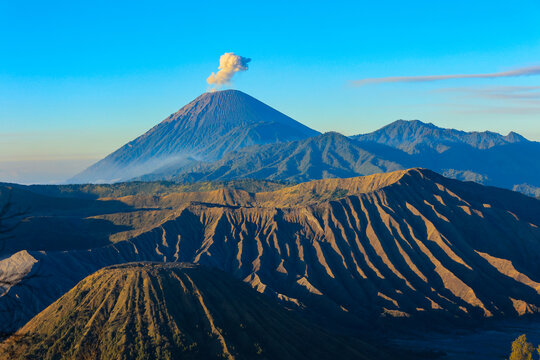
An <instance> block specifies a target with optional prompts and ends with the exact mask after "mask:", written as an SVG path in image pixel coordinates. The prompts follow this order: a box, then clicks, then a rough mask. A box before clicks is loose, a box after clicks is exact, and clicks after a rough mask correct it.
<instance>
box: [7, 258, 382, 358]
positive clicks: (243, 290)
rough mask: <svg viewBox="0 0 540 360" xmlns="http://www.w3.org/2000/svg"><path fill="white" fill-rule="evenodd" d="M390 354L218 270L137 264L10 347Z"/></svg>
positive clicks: (94, 283)
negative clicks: (339, 332) (310, 318)
mask: <svg viewBox="0 0 540 360" xmlns="http://www.w3.org/2000/svg"><path fill="white" fill-rule="evenodd" d="M336 354H339V357H340V359H387V358H389V357H388V355H387V354H385V353H384V352H383V351H381V350H378V349H376V348H375V347H373V346H370V345H368V344H366V343H363V342H361V341H359V340H356V339H352V338H343V337H338V336H335V335H332V334H331V333H329V332H327V331H325V330H323V329H321V328H319V327H317V326H314V325H313V324H310V323H308V322H306V321H305V320H303V319H301V318H300V317H299V316H298V315H296V314H293V313H292V312H290V311H287V310H285V309H283V308H281V307H279V306H278V305H277V304H275V303H274V302H272V301H271V300H270V299H268V298H267V297H265V296H262V295H260V294H258V293H257V292H256V291H254V290H253V289H251V288H250V287H249V286H247V285H246V284H243V283H241V282H240V281H238V280H235V279H234V278H232V277H231V276H229V275H227V274H225V273H223V272H221V271H217V270H212V269H209V268H206V267H201V266H195V265H190V264H184V263H174V264H173V263H168V264H163V263H131V264H126V265H115V266H112V267H108V268H105V269H102V270H99V271H98V272H96V273H94V274H93V275H91V276H89V277H87V278H85V279H84V280H82V281H81V282H80V283H79V284H77V286H75V287H74V288H73V289H72V290H70V291H69V292H68V293H67V294H65V295H64V296H62V297H61V298H60V299H59V300H58V301H56V302H54V303H53V304H52V305H51V306H49V307H48V308H47V309H45V310H44V311H42V312H41V313H40V314H38V315H37V316H36V317H35V318H33V319H32V320H31V321H30V322H28V324H26V325H25V326H24V327H23V328H22V329H21V330H20V331H19V332H18V333H17V334H15V335H13V336H12V337H11V338H10V339H9V340H8V341H6V342H5V343H4V344H1V345H0V357H2V358H4V359H7V358H9V359H37V358H39V359H90V358H91V359H179V358H182V359H231V360H232V359H238V360H241V359H246V360H248V359H249V360H251V359H291V360H292V359H295V360H296V359H306V360H308V359H314V358H317V359H334V358H335V355H336Z"/></svg>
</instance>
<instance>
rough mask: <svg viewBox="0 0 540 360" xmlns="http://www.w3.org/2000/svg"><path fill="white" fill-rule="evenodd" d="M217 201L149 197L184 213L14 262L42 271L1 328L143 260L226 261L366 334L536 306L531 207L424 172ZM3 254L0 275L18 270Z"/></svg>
mask: <svg viewBox="0 0 540 360" xmlns="http://www.w3.org/2000/svg"><path fill="white" fill-rule="evenodd" d="M213 196H215V197H214V200H212V199H211V198H209V197H207V198H206V200H207V201H192V199H193V198H184V200H181V198H179V197H176V198H175V197H174V194H171V195H167V196H166V197H163V198H160V197H158V199H154V200H152V199H149V201H153V204H155V205H154V206H167V207H172V208H178V209H179V210H178V211H176V212H175V216H174V217H171V218H170V219H169V220H166V221H164V222H162V223H161V224H160V225H159V226H157V227H155V228H154V229H152V230H149V231H146V232H144V233H141V234H140V235H138V236H136V237H134V238H132V239H130V240H128V241H121V242H118V243H116V244H115V245H113V246H105V247H101V248H96V249H92V250H88V251H68V252H30V253H26V254H23V255H24V256H22V255H17V254H15V255H14V256H19V257H20V258H22V257H24V258H25V259H26V260H25V261H26V263H27V264H29V265H28V266H29V267H31V268H32V271H31V272H30V274H34V275H36V276H40V277H38V278H37V279H34V278H28V281H23V282H21V283H20V284H19V285H17V286H14V287H12V288H11V289H10V290H9V292H8V293H7V294H5V296H3V297H2V298H0V307H1V308H5V307H9V306H15V307H17V306H19V307H21V304H24V306H23V308H20V309H19V311H15V312H11V313H8V312H2V311H0V320H2V323H4V324H9V323H10V322H11V323H21V322H22V321H23V320H24V319H28V318H29V317H31V316H33V315H35V314H36V313H37V312H39V311H41V310H42V309H43V308H44V307H45V306H47V305H49V304H50V303H51V302H52V301H54V300H56V299H57V298H58V297H59V296H60V295H61V294H63V293H64V292H65V291H67V290H68V289H70V288H71V287H72V286H74V284H75V283H77V282H78V281H80V280H81V279H82V278H83V277H85V276H87V275H88V274H89V273H91V272H93V271H95V270H97V269H99V268H101V267H103V266H107V265H111V264H115V263H122V262H128V261H140V260H151V261H166V262H175V261H187V262H195V263H199V264H205V265H208V266H212V267H217V268H219V269H222V270H224V271H226V272H229V273H230V274H232V275H234V276H235V277H236V278H238V279H241V280H243V281H245V282H248V283H249V284H251V286H252V287H254V288H255V289H257V290H258V291H260V292H262V293H264V294H266V295H268V296H270V297H273V298H275V299H277V300H279V301H282V302H284V303H286V304H288V305H290V306H297V307H300V308H302V309H304V310H305V311H307V312H308V313H311V314H317V318H318V319H319V320H321V321H324V319H327V320H328V319H330V320H328V321H331V322H332V323H342V324H349V325H352V326H354V327H357V328H358V327H360V328H361V327H365V324H366V321H369V324H370V326H373V327H375V326H376V325H377V324H378V323H380V322H383V323H384V322H385V321H394V320H393V319H394V318H400V319H402V320H403V319H409V320H410V321H411V322H413V323H416V322H418V321H421V322H422V321H424V320H426V321H427V323H428V324H437V323H439V324H441V319H445V321H476V320H479V319H482V318H486V317H508V316H510V317H511V316H518V315H522V314H526V313H537V312H538V309H539V306H540V294H539V291H540V275H539V274H540V228H539V226H540V201H538V200H536V199H533V198H529V197H527V196H524V195H521V194H518V193H515V192H512V191H508V190H503V189H498V188H492V187H485V186H482V185H478V184H475V183H465V182H460V181H457V180H452V179H448V178H445V177H443V176H440V175H438V174H436V173H434V172H432V171H429V170H425V169H412V170H406V171H399V172H393V173H388V174H376V175H372V176H369V177H359V178H351V179H328V180H319V181H312V182H308V183H303V184H298V185H295V186H291V187H286V188H283V189H280V190H276V191H273V192H265V193H257V194H249V193H246V192H224V193H221V194H217V193H216V194H215V195H213ZM125 201H126V202H127V203H129V202H128V201H127V200H125ZM185 202H189V204H187V205H183V204H185ZM156 204H158V205H156ZM159 204H162V205H159ZM7 260H9V259H6V260H4V261H0V271H6V272H7V273H9V266H8V265H7V263H6V262H5V261H7ZM18 262H19V263H20V262H23V261H22V260H18ZM28 286H35V287H37V288H39V289H40V291H37V292H36V291H30V290H29V288H28ZM10 316H16V317H17V318H15V319H12V318H10ZM434 319H435V320H437V321H433V320H434Z"/></svg>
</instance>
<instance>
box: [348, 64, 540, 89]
mask: <svg viewBox="0 0 540 360" xmlns="http://www.w3.org/2000/svg"><path fill="white" fill-rule="evenodd" d="M534 75H540V66H530V67H524V68H519V69H514V70H509V71H502V72H496V73H487V74H453V75H428V76H391V77H380V78H367V79H360V80H354V81H352V85H353V86H365V85H369V84H381V83H400V82H431V81H440V80H449V79H496V78H505V77H518V76H534Z"/></svg>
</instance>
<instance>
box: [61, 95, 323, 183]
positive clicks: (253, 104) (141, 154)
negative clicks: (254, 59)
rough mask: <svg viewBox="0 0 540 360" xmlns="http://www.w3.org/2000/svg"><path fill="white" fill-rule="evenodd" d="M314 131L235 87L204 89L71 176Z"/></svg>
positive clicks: (136, 170)
mask: <svg viewBox="0 0 540 360" xmlns="http://www.w3.org/2000/svg"><path fill="white" fill-rule="evenodd" d="M317 134H318V132H317V131H315V130H312V129H310V128H308V127H307V126H304V125H302V124H300V123H299V122H297V121H295V120H293V119H291V118H290V117H288V116H286V115H284V114H282V113H280V112H279V111H277V110H275V109H273V108H271V107H269V106H268V105H265V104H264V103H262V102H260V101H258V100H257V99H255V98H253V97H251V96H249V95H247V94H245V93H243V92H241V91H237V90H224V91H216V92H209V93H205V94H203V95H201V96H199V97H198V98H196V99H195V100H193V101H192V102H190V103H189V104H187V105H186V106H184V107H183V108H182V109H180V110H179V111H177V112H176V113H174V114H172V115H171V116H169V117H168V118H166V119H165V120H163V121H162V122H161V123H159V124H158V125H156V126H154V127H153V128H152V129H150V130H149V131H148V132H146V133H145V134H144V135H142V136H139V137H138V138H136V139H135V140H133V141H130V142H129V143H127V144H126V145H124V146H122V147H121V148H120V149H118V150H116V151H115V152H113V153H112V154H110V155H109V156H107V157H106V158H104V159H103V160H100V161H99V162H97V163H96V164H94V165H92V166H91V167H89V168H88V169H86V170H85V171H83V172H82V173H80V174H78V175H76V176H75V177H73V178H72V179H70V181H69V182H72V183H87V182H116V181H121V180H127V179H130V178H133V177H136V176H140V175H144V174H147V173H150V172H152V171H154V170H156V169H157V168H160V167H163V166H168V165H171V164H174V165H175V166H178V165H179V164H186V163H189V162H191V161H193V159H197V160H201V159H204V160H217V159H219V158H220V157H221V156H222V155H223V154H224V153H226V152H229V151H233V150H237V149H240V148H242V147H245V146H249V145H256V144H268V143H276V142H284V141H291V140H298V139H304V138H307V137H310V136H315V135H317Z"/></svg>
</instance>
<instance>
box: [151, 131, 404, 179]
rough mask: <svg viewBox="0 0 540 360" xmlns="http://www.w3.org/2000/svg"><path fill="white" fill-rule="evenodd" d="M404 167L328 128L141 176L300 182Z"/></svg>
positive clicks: (152, 177)
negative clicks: (284, 141)
mask: <svg viewBox="0 0 540 360" xmlns="http://www.w3.org/2000/svg"><path fill="white" fill-rule="evenodd" d="M402 168H403V167H402V166H401V165H400V164H398V163H395V162H392V161H387V160H385V159H384V158H383V157H377V156H375V155H374V154H372V153H370V152H368V151H366V150H364V149H363V148H361V147H360V146H358V144H357V143H356V142H355V141H353V140H351V139H349V138H347V137H346V136H343V135H341V134H339V133H336V132H329V133H325V134H322V135H319V136H316V137H312V138H308V139H305V140H298V141H293V142H288V143H280V144H271V145H263V146H253V147H247V148H244V149H241V150H239V151H236V152H232V153H228V154H227V155H225V156H224V157H223V158H222V159H221V160H218V161H216V162H197V163H194V164H190V165H188V166H183V167H180V168H176V169H174V168H169V169H167V171H165V172H160V170H163V169H160V170H158V171H156V172H154V173H153V174H151V175H147V176H144V177H142V178H141V179H144V180H150V179H168V180H175V181H188V182H192V181H201V180H227V179H238V178H252V179H269V180H288V181H295V182H299V181H309V180H315V179H325V178H338V177H352V176H358V175H370V174H375V173H380V172H385V171H393V170H398V169H402Z"/></svg>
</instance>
